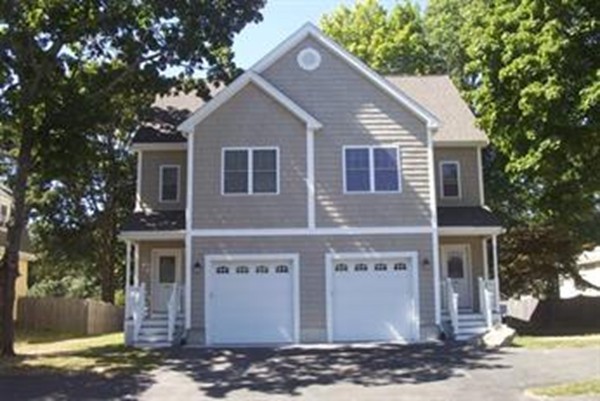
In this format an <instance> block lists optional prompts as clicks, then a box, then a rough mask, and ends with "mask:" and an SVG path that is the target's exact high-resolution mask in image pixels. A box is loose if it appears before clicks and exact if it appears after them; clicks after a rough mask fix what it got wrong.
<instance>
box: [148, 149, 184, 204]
mask: <svg viewBox="0 0 600 401" xmlns="http://www.w3.org/2000/svg"><path fill="white" fill-rule="evenodd" d="M138 157H139V156H138ZM186 160H187V156H186V152H185V150H174V151H170V150H169V151H164V150H160V151H159V150H157V151H143V152H142V182H141V201H142V206H143V207H144V208H148V209H152V210H183V209H185V201H186V193H187V191H186V183H187V165H186ZM167 164H168V165H177V166H179V201H178V202H160V188H159V185H160V166H161V165H167Z"/></svg>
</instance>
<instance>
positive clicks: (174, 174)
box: [159, 165, 180, 202]
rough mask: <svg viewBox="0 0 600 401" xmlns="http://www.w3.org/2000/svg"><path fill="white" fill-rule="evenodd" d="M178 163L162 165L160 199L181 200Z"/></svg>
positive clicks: (163, 200) (164, 200)
mask: <svg viewBox="0 0 600 401" xmlns="http://www.w3.org/2000/svg"><path fill="white" fill-rule="evenodd" d="M179 170H180V167H179V166H176V165H163V166H160V178H159V181H160V185H159V188H160V189H159V190H160V201H161V202H179V174H180V172H179Z"/></svg>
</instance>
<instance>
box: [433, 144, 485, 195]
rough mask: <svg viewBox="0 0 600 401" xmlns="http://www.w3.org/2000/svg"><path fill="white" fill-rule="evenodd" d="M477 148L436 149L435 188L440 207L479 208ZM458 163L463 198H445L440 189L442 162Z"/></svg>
mask: <svg viewBox="0 0 600 401" xmlns="http://www.w3.org/2000/svg"><path fill="white" fill-rule="evenodd" d="M479 151H480V150H479V149H478V148H475V147H469V148H438V147H436V148H435V149H434V159H435V188H436V192H437V202H438V206H479V205H480V204H481V200H480V196H479V165H478V163H477V152H479ZM441 161H458V162H459V163H460V185H461V197H460V198H458V199H454V198H443V197H442V189H441V187H440V162H441Z"/></svg>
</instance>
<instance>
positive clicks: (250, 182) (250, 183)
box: [221, 146, 280, 196]
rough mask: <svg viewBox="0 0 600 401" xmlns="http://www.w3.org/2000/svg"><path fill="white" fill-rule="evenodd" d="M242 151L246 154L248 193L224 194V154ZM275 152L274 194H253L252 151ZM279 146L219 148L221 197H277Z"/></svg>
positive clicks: (278, 187)
mask: <svg viewBox="0 0 600 401" xmlns="http://www.w3.org/2000/svg"><path fill="white" fill-rule="evenodd" d="M236 150H244V151H246V152H248V192H235V193H229V192H225V152H227V151H236ZM256 150H274V151H275V192H254V178H253V177H254V151H256ZM279 168H280V164H279V146H226V147H223V148H221V195H222V196H250V195H252V196H273V195H279V190H280V186H279V177H280V173H279Z"/></svg>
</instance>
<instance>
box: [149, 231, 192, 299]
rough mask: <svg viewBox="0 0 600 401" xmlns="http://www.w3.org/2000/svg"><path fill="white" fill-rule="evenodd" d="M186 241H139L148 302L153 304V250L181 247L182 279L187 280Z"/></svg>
mask: <svg viewBox="0 0 600 401" xmlns="http://www.w3.org/2000/svg"><path fill="white" fill-rule="evenodd" d="M184 248H185V243H184V242H183V241H142V242H140V243H139V258H140V261H139V263H140V275H139V280H140V284H141V283H146V302H147V305H148V306H150V307H151V304H152V251H154V250H156V249H181V279H182V282H184V281H185V260H184V256H185V252H184Z"/></svg>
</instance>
